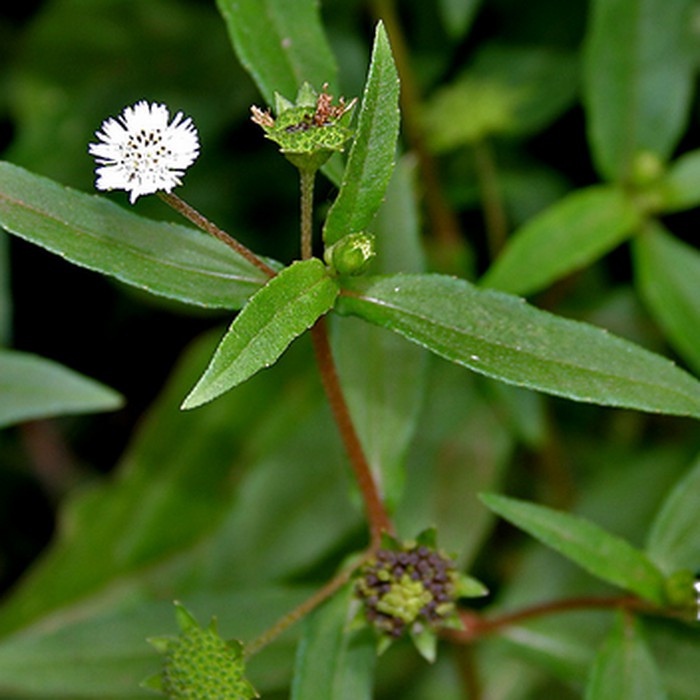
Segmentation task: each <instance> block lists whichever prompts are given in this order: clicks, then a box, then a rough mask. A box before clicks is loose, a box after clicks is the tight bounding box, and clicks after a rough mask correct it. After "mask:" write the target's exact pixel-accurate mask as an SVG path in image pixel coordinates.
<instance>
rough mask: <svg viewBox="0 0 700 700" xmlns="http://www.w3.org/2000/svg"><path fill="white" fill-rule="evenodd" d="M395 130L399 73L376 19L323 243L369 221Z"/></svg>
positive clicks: (387, 174)
mask: <svg viewBox="0 0 700 700" xmlns="http://www.w3.org/2000/svg"><path fill="white" fill-rule="evenodd" d="M398 135H399V79H398V74H397V72H396V66H395V65H394V59H393V57H392V54H391V46H390V45H389V38H388V36H387V33H386V30H385V29H384V25H383V24H381V23H380V24H378V25H377V30H376V34H375V38H374V47H373V49H372V60H371V63H370V67H369V73H368V75H367V83H366V84H365V92H364V95H363V97H362V106H361V109H360V116H359V119H358V123H357V128H356V131H355V136H354V139H353V143H352V147H351V149H350V154H349V156H348V162H347V165H346V167H345V172H344V174H343V181H342V184H341V186H340V191H339V192H338V197H337V198H336V200H335V202H334V203H333V206H332V207H331V209H330V211H329V212H328V217H327V218H326V223H325V226H324V229H323V239H324V241H325V243H326V246H329V245H332V244H333V243H335V242H336V241H338V240H340V239H341V238H342V237H343V236H345V235H347V234H349V233H354V232H358V231H363V230H364V229H366V228H367V227H368V226H369V224H370V223H371V221H372V219H373V218H374V216H375V214H376V213H377V210H378V209H379V207H380V205H381V203H382V199H383V198H384V193H385V192H386V188H387V185H388V184H389V179H390V178H391V173H392V170H393V168H394V157H395V155H396V139H397V138H398Z"/></svg>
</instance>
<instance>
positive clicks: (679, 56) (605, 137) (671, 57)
mask: <svg viewBox="0 0 700 700" xmlns="http://www.w3.org/2000/svg"><path fill="white" fill-rule="evenodd" d="M691 4H692V3H690V2H689V1H688V0H672V1H671V2H667V0H642V1H641V2H640V0H614V2H610V1H608V0H596V2H594V3H593V6H592V19H591V23H590V27H589V30H588V34H587V37H586V43H585V49H584V104H585V107H586V111H587V114H588V130H589V141H590V143H591V146H592V149H593V156H594V160H595V162H596V165H597V168H598V170H599V172H600V173H601V174H602V175H603V176H604V177H606V178H607V179H609V180H616V181H619V180H627V179H628V178H629V177H630V176H631V174H632V168H633V166H634V159H635V157H636V156H637V155H638V154H639V153H640V152H642V151H647V152H651V153H653V154H655V155H656V156H658V157H659V158H661V159H662V160H665V159H666V158H667V157H668V156H669V154H670V152H671V151H672V149H673V147H674V146H675V144H676V142H677V140H678V138H679V136H680V134H681V132H682V130H683V128H684V126H685V121H686V118H687V114H688V108H689V99H690V91H691V87H692V71H693V61H694V59H693V51H692V46H691V44H690V42H689V39H690V34H689V32H688V27H689V26H690V25H689V22H690V19H689V16H688V13H689V11H690V9H691ZM652 67H653V68H652Z"/></svg>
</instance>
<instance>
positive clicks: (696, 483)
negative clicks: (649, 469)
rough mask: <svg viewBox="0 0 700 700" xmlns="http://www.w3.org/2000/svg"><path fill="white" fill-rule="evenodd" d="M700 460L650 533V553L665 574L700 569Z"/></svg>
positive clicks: (679, 485)
mask: <svg viewBox="0 0 700 700" xmlns="http://www.w3.org/2000/svg"><path fill="white" fill-rule="evenodd" d="M698 503H700V459H697V460H696V462H695V464H694V465H693V466H692V468H691V469H690V471H689V472H688V474H687V475H686V476H685V477H684V478H683V479H681V480H680V481H679V482H678V483H677V484H676V486H675V487H674V488H673V489H672V490H671V493H670V494H669V495H668V497H667V498H666V500H665V501H664V503H663V505H662V506H661V508H660V510H659V513H658V515H657V516H656V518H655V519H654V522H653V523H652V526H651V531H650V533H649V542H648V545H647V552H648V554H649V556H650V557H651V559H652V560H653V561H655V562H656V563H657V564H658V565H659V566H660V567H661V568H662V569H663V571H664V572H666V573H667V574H669V575H670V574H673V573H675V572H676V571H680V570H683V569H685V570H689V571H692V572H697V571H698V570H700V537H699V536H698V533H699V532H700V508H699V507H698Z"/></svg>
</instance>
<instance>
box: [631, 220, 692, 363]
mask: <svg viewBox="0 0 700 700" xmlns="http://www.w3.org/2000/svg"><path fill="white" fill-rule="evenodd" d="M634 251H635V262H636V265H635V272H636V274H637V279H638V283H639V287H640V291H641V294H642V296H643V297H644V299H645V301H646V303H647V305H648V306H649V309H650V311H651V312H652V314H653V315H654V317H655V318H656V320H657V321H658V322H659V324H660V326H661V327H662V328H663V329H664V331H665V332H666V336H667V338H668V340H669V342H670V343H671V345H673V347H674V348H675V349H676V350H677V351H678V352H679V353H680V354H681V355H682V356H683V358H685V360H687V362H688V363H689V364H690V365H691V366H692V367H693V368H694V369H695V370H696V371H697V372H700V296H699V295H698V280H700V252H698V250H697V248H694V247H692V246H689V245H687V244H686V243H683V242H682V241H680V240H678V239H677V238H675V237H673V236H671V235H670V234H669V233H668V232H666V231H665V230H664V229H663V228H662V227H661V226H660V225H659V224H656V225H654V226H651V227H649V228H648V230H646V231H645V232H644V235H643V236H640V237H639V238H638V239H637V240H635V247H634Z"/></svg>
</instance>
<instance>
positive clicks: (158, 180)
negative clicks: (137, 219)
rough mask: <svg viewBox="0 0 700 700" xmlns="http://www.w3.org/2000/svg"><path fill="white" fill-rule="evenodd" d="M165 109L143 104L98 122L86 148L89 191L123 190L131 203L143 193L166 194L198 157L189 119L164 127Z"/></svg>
mask: <svg viewBox="0 0 700 700" xmlns="http://www.w3.org/2000/svg"><path fill="white" fill-rule="evenodd" d="M169 119H170V113H169V112H168V108H167V107H166V106H165V105H159V104H156V103H152V104H150V105H149V104H148V102H146V101H145V100H141V101H140V102H137V103H136V104H135V105H133V106H132V107H125V108H124V111H123V112H122V113H121V115H119V117H118V118H117V119H113V118H111V117H110V118H109V119H107V120H105V121H104V122H102V127H101V130H100V131H98V132H96V134H95V136H97V138H98V139H99V140H100V142H99V143H91V144H90V145H89V147H88V150H89V153H90V155H92V156H94V157H95V161H96V162H97V164H98V166H100V167H98V168H97V169H96V170H95V173H96V174H97V180H96V181H95V187H97V189H99V190H125V191H126V192H129V201H130V202H131V204H133V203H134V202H135V201H136V199H137V198H138V197H140V196H141V195H144V194H153V193H154V192H158V191H159V190H165V191H166V192H170V191H171V190H172V188H173V187H175V186H176V185H179V184H181V182H180V178H181V177H182V175H184V173H185V170H186V169H187V168H189V166H190V165H192V163H194V161H195V160H196V158H197V156H198V155H199V138H198V136H197V129H196V128H195V126H194V124H193V123H192V120H191V119H190V118H189V117H187V118H185V117H184V115H183V113H182V112H178V113H177V114H176V115H175V117H174V119H173V120H172V122H170V123H168V121H169Z"/></svg>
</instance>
